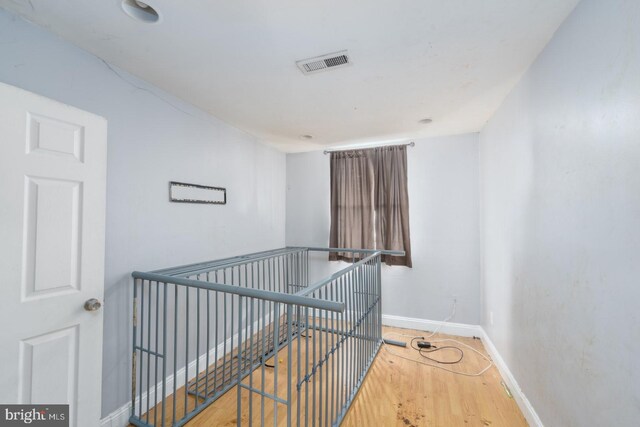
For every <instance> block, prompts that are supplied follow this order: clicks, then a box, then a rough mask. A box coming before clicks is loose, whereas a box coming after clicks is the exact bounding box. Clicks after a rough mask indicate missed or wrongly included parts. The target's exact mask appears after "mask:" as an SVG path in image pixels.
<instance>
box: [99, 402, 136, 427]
mask: <svg viewBox="0 0 640 427" xmlns="http://www.w3.org/2000/svg"><path fill="white" fill-rule="evenodd" d="M129 415H131V403H127V404H126V405H124V406H122V407H120V408H118V409H116V410H115V411H113V412H112V413H110V414H109V415H107V416H106V417H104V418H103V419H101V420H100V427H125V426H127V425H129Z"/></svg>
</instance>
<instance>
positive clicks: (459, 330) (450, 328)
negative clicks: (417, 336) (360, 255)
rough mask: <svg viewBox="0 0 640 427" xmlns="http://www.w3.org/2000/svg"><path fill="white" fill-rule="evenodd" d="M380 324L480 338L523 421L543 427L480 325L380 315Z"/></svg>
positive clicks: (533, 426) (534, 426)
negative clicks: (518, 408) (522, 416)
mask: <svg viewBox="0 0 640 427" xmlns="http://www.w3.org/2000/svg"><path fill="white" fill-rule="evenodd" d="M382 324H383V325H385V326H394V327H397V328H406V329H416V330H419V331H434V330H436V329H437V328H440V329H439V332H441V333H443V334H448V335H457V336H460V337H473V336H476V337H480V339H482V343H483V344H484V348H485V349H486V350H487V353H489V357H491V359H492V360H493V363H494V364H495V365H496V368H498V371H499V372H500V375H501V376H502V379H503V380H504V383H505V384H506V385H507V387H509V390H511V394H512V395H513V398H514V399H515V401H516V403H517V404H518V407H520V410H521V411H522V414H523V415H524V417H525V419H526V420H527V422H528V423H529V425H530V426H532V427H544V426H543V424H542V421H541V420H540V417H538V414H537V413H536V411H535V409H533V406H532V405H531V402H529V399H527V397H526V396H525V394H524V393H523V392H522V389H521V388H520V386H519V385H518V382H517V381H516V379H515V378H514V376H513V374H512V373H511V370H510V369H509V367H508V366H507V364H506V363H505V361H504V359H503V358H502V356H500V353H498V350H497V349H496V346H495V345H494V344H493V342H492V341H491V338H489V335H487V332H486V331H485V330H484V328H483V327H482V326H480V325H468V324H465V323H451V322H446V323H445V322H441V321H437V320H427V319H417V318H413V317H402V316H394V315H390V314H383V315H382Z"/></svg>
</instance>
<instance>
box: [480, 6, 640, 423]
mask: <svg viewBox="0 0 640 427" xmlns="http://www.w3.org/2000/svg"><path fill="white" fill-rule="evenodd" d="M638 22H640V3H639V2H638V1H624V0H614V1H598V0H583V1H582V2H581V3H580V4H579V5H578V6H577V8H576V9H575V11H574V12H573V14H572V15H570V16H569V18H568V19H567V20H566V21H565V23H564V24H563V25H562V26H561V27H560V29H559V30H558V31H557V33H556V35H555V37H554V38H553V39H552V41H551V42H550V43H549V45H548V46H547V47H546V48H545V50H544V51H543V52H542V53H541V55H540V56H539V57H538V59H537V60H536V62H535V63H534V64H533V66H532V67H531V69H530V70H529V71H528V72H527V73H526V74H525V75H524V77H523V78H522V80H521V82H520V83H519V84H518V85H517V86H516V88H515V90H514V91H513V92H512V93H511V94H510V96H509V97H508V98H507V100H506V101H505V102H504V104H503V105H502V107H501V108H500V109H499V111H498V112H497V113H496V114H495V116H494V117H493V118H492V119H491V120H490V121H489V123H488V125H487V126H486V127H485V128H484V130H483V131H482V132H481V134H480V147H481V149H480V159H481V166H480V169H481V176H482V179H481V182H482V190H481V204H482V214H481V218H482V230H483V231H482V236H481V241H482V242H483V243H482V254H483V259H484V262H483V268H482V271H483V274H482V280H483V300H484V310H483V312H484V321H483V323H484V326H485V327H486V329H487V332H488V333H489V336H490V337H491V339H492V341H493V342H494V343H495V345H496V347H497V348H498V350H499V351H500V353H501V354H502V356H503V357H504V359H505V361H506V362H507V364H508V366H509V367H510V369H511V371H512V372H513V374H514V376H515V377H516V379H517V380H518V382H519V384H520V386H521V387H522V389H523V391H524V393H525V394H526V395H527V397H528V398H529V400H530V401H531V403H532V404H533V407H534V408H535V409H536V411H537V412H538V415H539V416H540V418H541V419H542V421H543V423H544V424H545V425H547V426H566V427H571V426H575V427H578V426H605V425H608V426H636V425H638V419H639V418H640V371H639V370H638V366H637V365H638V363H637V362H638V354H640V317H639V316H640V315H639V311H638V301H639V300H640V286H638V280H639V278H640V26H639V25H638ZM491 317H492V318H493V324H492V322H491Z"/></svg>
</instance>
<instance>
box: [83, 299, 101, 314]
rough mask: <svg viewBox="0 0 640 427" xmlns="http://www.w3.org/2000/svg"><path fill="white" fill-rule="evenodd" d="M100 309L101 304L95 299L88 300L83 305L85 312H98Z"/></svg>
mask: <svg viewBox="0 0 640 427" xmlns="http://www.w3.org/2000/svg"><path fill="white" fill-rule="evenodd" d="M100 307H102V304H101V303H100V301H98V300H97V299H95V298H91V299H88V300H87V301H86V302H85V303H84V309H85V310H87V311H96V310H99V309H100Z"/></svg>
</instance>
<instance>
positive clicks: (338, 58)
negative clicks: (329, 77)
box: [296, 50, 351, 74]
mask: <svg viewBox="0 0 640 427" xmlns="http://www.w3.org/2000/svg"><path fill="white" fill-rule="evenodd" d="M350 64H351V59H350V58H349V55H348V54H347V51H346V50H343V51H340V52H335V53H329V54H327V55H322V56H316V57H315V58H307V59H303V60H301V61H296V65H297V66H298V68H300V71H302V73H303V74H313V73H317V72H320V71H324V70H330V69H334V68H340V67H345V66H347V65H350Z"/></svg>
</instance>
